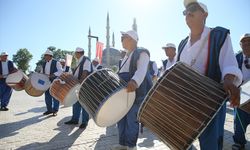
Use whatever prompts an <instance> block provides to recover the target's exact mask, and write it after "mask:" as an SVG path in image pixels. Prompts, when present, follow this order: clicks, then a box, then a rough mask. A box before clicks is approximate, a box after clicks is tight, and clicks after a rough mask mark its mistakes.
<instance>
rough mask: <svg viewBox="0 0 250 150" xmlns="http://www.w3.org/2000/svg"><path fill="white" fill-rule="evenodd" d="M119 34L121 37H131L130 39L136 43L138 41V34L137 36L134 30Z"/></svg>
mask: <svg viewBox="0 0 250 150" xmlns="http://www.w3.org/2000/svg"><path fill="white" fill-rule="evenodd" d="M121 34H122V35H128V36H130V37H131V38H132V39H134V40H135V41H136V42H138V40H139V38H138V34H137V32H136V31H134V30H129V31H127V32H123V31H121Z"/></svg>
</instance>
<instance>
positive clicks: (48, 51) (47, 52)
mask: <svg viewBox="0 0 250 150" xmlns="http://www.w3.org/2000/svg"><path fill="white" fill-rule="evenodd" d="M44 55H51V56H53V52H52V51H51V50H48V49H47V51H46V52H45V53H44Z"/></svg>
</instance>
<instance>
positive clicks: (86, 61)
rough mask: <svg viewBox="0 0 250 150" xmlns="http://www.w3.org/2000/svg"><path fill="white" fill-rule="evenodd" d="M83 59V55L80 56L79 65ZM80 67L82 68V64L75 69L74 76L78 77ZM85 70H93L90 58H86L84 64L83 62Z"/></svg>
mask: <svg viewBox="0 0 250 150" xmlns="http://www.w3.org/2000/svg"><path fill="white" fill-rule="evenodd" d="M82 59H83V56H81V57H80V59H79V61H78V63H77V66H78V65H79V64H80V63H81V61H82ZM79 68H80V66H78V67H77V69H76V71H75V74H74V77H76V78H78V74H79ZM84 70H86V71H88V72H90V71H91V62H90V61H89V60H88V59H86V60H85V62H84V64H83V71H84Z"/></svg>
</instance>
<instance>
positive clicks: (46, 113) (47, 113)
mask: <svg viewBox="0 0 250 150" xmlns="http://www.w3.org/2000/svg"><path fill="white" fill-rule="evenodd" d="M52 113H53V112H51V111H46V112H44V113H43V115H49V114H52Z"/></svg>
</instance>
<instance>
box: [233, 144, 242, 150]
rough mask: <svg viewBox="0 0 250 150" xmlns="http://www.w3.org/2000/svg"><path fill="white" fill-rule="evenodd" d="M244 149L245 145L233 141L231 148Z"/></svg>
mask: <svg viewBox="0 0 250 150" xmlns="http://www.w3.org/2000/svg"><path fill="white" fill-rule="evenodd" d="M244 149H245V145H241V144H238V143H235V144H233V145H232V150H244Z"/></svg>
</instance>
